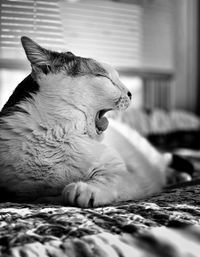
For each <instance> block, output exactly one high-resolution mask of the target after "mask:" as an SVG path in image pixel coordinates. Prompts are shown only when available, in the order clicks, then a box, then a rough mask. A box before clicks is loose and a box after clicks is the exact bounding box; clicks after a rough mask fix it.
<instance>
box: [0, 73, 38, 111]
mask: <svg viewBox="0 0 200 257" xmlns="http://www.w3.org/2000/svg"><path fill="white" fill-rule="evenodd" d="M38 91H39V85H38V84H37V82H35V81H34V79H33V78H32V76H31V75H29V76H27V77H26V78H25V79H24V80H23V81H22V82H21V83H20V84H19V85H18V86H17V87H16V89H15V90H14V92H13V94H12V95H11V96H10V98H9V99H8V101H7V103H6V104H5V105H4V107H3V109H2V111H1V114H5V113H6V114H7V115H9V114H11V113H13V112H14V111H23V112H26V111H25V110H22V108H19V107H16V105H17V104H19V103H20V102H22V101H24V100H27V99H30V98H32V94H35V93H36V92H38Z"/></svg>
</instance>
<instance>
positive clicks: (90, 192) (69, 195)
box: [62, 182, 96, 207]
mask: <svg viewBox="0 0 200 257" xmlns="http://www.w3.org/2000/svg"><path fill="white" fill-rule="evenodd" d="M95 194H96V192H95V190H94V187H93V186H92V185H89V184H87V183H85V182H77V183H71V184H69V185H67V186H65V188H64V189H63V191H62V202H63V204H64V205H68V204H69V205H73V206H79V207H93V206H95V205H96V202H95V200H96V199H95Z"/></svg>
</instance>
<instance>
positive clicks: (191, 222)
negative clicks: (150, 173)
mask: <svg viewBox="0 0 200 257" xmlns="http://www.w3.org/2000/svg"><path fill="white" fill-rule="evenodd" d="M199 196H200V181H199V180H198V179H197V180H195V181H193V182H192V183H189V184H188V185H184V186H180V187H178V188H171V189H166V190H165V191H164V192H162V193H161V194H157V195H154V196H153V197H150V198H146V199H144V200H142V201H130V202H123V203H120V204H118V205H115V206H106V207H102V208H93V209H92V208H90V209H80V208H75V207H61V206H53V205H41V204H40V205H33V204H14V203H2V204H0V253H1V255H0V256H23V257H24V256H70V257H71V256H88V257H91V256H102V257H103V256H112V257H113V256H120V257H121V256H176V257H177V256H200V244H199V242H200V197H199ZM189 254H190V255H189Z"/></svg>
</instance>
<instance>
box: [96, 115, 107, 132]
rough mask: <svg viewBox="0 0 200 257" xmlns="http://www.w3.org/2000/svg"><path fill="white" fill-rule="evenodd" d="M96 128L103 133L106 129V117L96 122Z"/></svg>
mask: <svg viewBox="0 0 200 257" xmlns="http://www.w3.org/2000/svg"><path fill="white" fill-rule="evenodd" d="M96 127H97V128H98V130H99V131H104V130H106V129H107V127H108V119H107V118H106V117H102V118H100V119H97V120H96Z"/></svg>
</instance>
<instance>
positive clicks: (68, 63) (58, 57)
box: [40, 52, 107, 76]
mask: <svg viewBox="0 0 200 257" xmlns="http://www.w3.org/2000/svg"><path fill="white" fill-rule="evenodd" d="M40 69H41V70H42V71H43V73H45V74H48V73H49V72H52V73H57V72H59V71H61V70H63V71H65V72H66V73H67V75H68V76H83V75H90V74H91V75H97V74H98V75H99V74H100V75H107V72H106V70H105V69H104V68H103V67H102V66H101V65H100V64H99V63H98V62H97V61H95V60H93V59H89V58H83V57H79V56H75V55H74V54H72V53H71V52H66V53H58V52H51V54H50V65H42V66H40Z"/></svg>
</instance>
